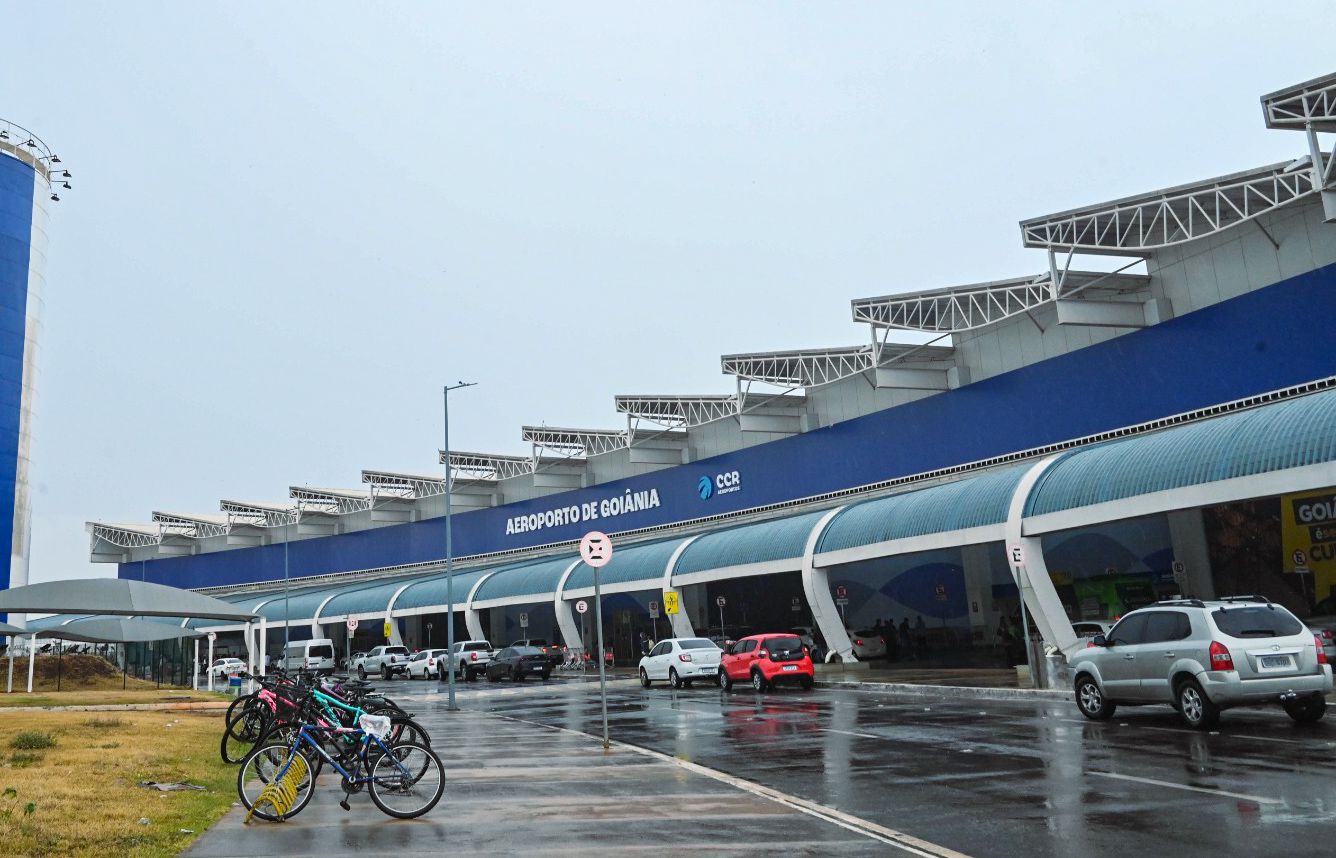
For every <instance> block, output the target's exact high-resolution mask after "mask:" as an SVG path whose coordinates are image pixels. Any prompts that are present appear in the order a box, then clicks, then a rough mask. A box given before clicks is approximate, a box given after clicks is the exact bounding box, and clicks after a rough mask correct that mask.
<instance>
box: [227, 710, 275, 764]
mask: <svg viewBox="0 0 1336 858" xmlns="http://www.w3.org/2000/svg"><path fill="white" fill-rule="evenodd" d="M272 721H273V718H272V716H271V715H270V713H269V711H268V710H267V709H266V708H265V707H264V704H263V703H261V704H260V705H259V706H258V707H248V708H246V709H242V710H241V711H240V712H238V713H237V714H236V715H234V716H232V719H231V720H230V721H228V722H227V724H226V726H225V727H224V729H223V740H222V742H221V743H220V746H219V753H221V754H222V757H223V762H225V763H239V762H241V761H242V760H243V759H245V758H246V755H247V754H248V753H250V751H251V749H252V748H254V747H255V745H256V743H258V742H259V741H260V740H261V739H263V738H264V736H265V734H266V733H268V732H269V729H270V727H271V725H272Z"/></svg>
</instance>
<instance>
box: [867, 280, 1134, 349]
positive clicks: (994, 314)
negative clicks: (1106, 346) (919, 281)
mask: <svg viewBox="0 0 1336 858" xmlns="http://www.w3.org/2000/svg"><path fill="white" fill-rule="evenodd" d="M1057 282H1058V283H1059V284H1060V285H1059V288H1056V289H1055V288H1054V285H1053V284H1054V278H1053V276H1052V274H1050V273H1044V274H1036V275H1034V276H1032V277H1013V278H1011V279H1008V280H993V281H990V282H987V283H972V284H970V285H967V286H954V287H951V288H948V289H929V290H925V291H922V292H908V293H904V294H900V295H886V296H883V297H880V298H858V299H856V300H855V301H853V316H854V321H855V322H866V323H868V324H869V325H871V326H872V327H873V329H874V330H875V329H878V328H896V329H900V330H905V331H923V332H926V333H942V334H956V333H964V332H965V331H972V330H974V329H976V328H982V327H984V326H986V325H991V324H993V323H994V322H1000V321H1002V320H1004V319H1009V318H1011V317H1012V316H1018V315H1020V314H1021V313H1025V312H1028V311H1030V310H1033V309H1034V308H1036V307H1039V306H1041V305H1043V304H1046V303H1049V302H1051V301H1056V300H1058V299H1059V298H1068V297H1074V296H1076V295H1077V294H1084V295H1086V296H1087V297H1091V296H1093V295H1094V294H1100V295H1108V294H1110V293H1113V294H1128V293H1135V292H1140V291H1143V290H1145V289H1146V287H1147V286H1148V285H1149V283H1150V277H1149V276H1147V275H1145V274H1105V273H1101V272H1098V271H1067V272H1064V273H1060V274H1059V275H1058V278H1057Z"/></svg>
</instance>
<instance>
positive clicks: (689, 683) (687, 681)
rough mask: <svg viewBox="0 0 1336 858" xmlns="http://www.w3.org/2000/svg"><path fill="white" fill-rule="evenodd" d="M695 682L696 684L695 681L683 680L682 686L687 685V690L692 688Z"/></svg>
mask: <svg viewBox="0 0 1336 858" xmlns="http://www.w3.org/2000/svg"><path fill="white" fill-rule="evenodd" d="M693 682H695V680H694V679H684V680H682V684H683V685H685V686H686V687H687V688H690V687H691V683H693Z"/></svg>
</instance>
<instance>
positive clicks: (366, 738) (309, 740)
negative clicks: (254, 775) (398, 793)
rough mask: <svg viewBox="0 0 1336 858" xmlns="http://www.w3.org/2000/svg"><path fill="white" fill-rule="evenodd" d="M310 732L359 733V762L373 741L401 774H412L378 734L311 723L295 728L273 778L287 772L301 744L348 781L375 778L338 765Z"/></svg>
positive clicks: (363, 759)
mask: <svg viewBox="0 0 1336 858" xmlns="http://www.w3.org/2000/svg"><path fill="white" fill-rule="evenodd" d="M311 733H339V734H345V738H355V737H353V736H349V735H347V734H360V736H361V742H360V744H361V747H362V750H361V753H359V754H358V755H357V759H358V760H359V761H361V762H365V761H366V755H367V751H368V750H370V748H371V743H372V742H375V743H376V746H377V747H379V748H380V749H381V751H382V752H383V753H384V755H385V756H387V757H389V758H390V759H391V760H393V761H394V765H395V766H396V767H397V768H398V769H399V771H400V773H401V774H403V775H405V776H407V777H410V778H411V777H412V776H413V775H412V773H411V772H410V771H408V769H406V768H404V765H403V763H401V762H400V761H399V758H398V757H396V756H395V755H394V754H393V753H391V752H390V746H389V745H386V744H385V743H384V742H382V741H381V740H380V737H379V736H373V735H372V734H370V733H368V732H367V731H365V730H363V729H362V728H361V727H321V726H315V725H311V724H303V725H302V726H301V727H300V728H299V729H298V730H297V735H296V737H295V738H294V739H293V740H292V745H291V746H290V747H289V748H288V758H287V759H286V760H284V761H283V767H282V768H281V769H279V770H278V772H277V773H276V774H275V775H274V779H275V780H278V779H280V778H282V777H283V776H284V775H286V774H287V773H288V769H289V768H290V767H291V766H292V760H293V758H295V757H296V756H297V755H298V754H299V753H301V746H302V745H308V746H310V747H311V748H314V749H315V752H316V753H317V754H319V755H320V757H321V758H322V759H323V760H324V761H325V762H326V763H328V764H329V765H331V766H333V767H334V770H335V771H337V772H338V773H339V776H340V777H342V778H343V779H344V780H345V781H347V782H348V783H351V784H366V783H370V782H371V781H373V780H376V778H375V777H373V776H372V775H371V773H370V772H369V771H368V773H367V775H366V776H365V777H361V776H357V775H354V774H353V773H352V772H349V771H348V770H347V769H345V768H344V767H343V766H341V765H339V762H338V760H337V759H336V758H335V757H333V756H332V755H331V754H330V753H329V752H328V751H326V750H325V749H324V747H323V746H322V745H321V744H320V742H318V741H317V740H316V739H315V738H314V737H312V736H311ZM355 768H357V767H356V766H354V769H355ZM311 788H312V789H314V788H315V784H314V783H312V784H311Z"/></svg>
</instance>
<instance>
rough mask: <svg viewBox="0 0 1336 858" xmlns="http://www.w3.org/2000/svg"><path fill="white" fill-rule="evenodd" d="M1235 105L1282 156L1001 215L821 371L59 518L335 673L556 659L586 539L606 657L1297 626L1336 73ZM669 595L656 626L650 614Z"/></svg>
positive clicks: (1311, 597) (990, 644)
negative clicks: (141, 513) (509, 443)
mask: <svg viewBox="0 0 1336 858" xmlns="http://www.w3.org/2000/svg"><path fill="white" fill-rule="evenodd" d="M1262 108H1263V116H1264V119H1265V122H1266V124H1267V126H1268V127H1269V128H1273V129H1277V130H1278V131H1280V130H1285V131H1289V132H1291V133H1290V138H1292V139H1293V141H1294V143H1295V151H1296V156H1295V158H1294V159H1292V160H1290V161H1286V162H1282V163H1278V164H1270V165H1266V166H1261V167H1255V168H1252V169H1246V170H1243V171H1241V172H1238V173H1234V174H1232V175H1228V176H1219V177H1213V178H1206V179H1201V180H1197V181H1193V182H1190V183H1188V184H1184V185H1180V186H1177V187H1173V188H1166V189H1162V190H1155V191H1150V192H1147V193H1144V194H1139V195H1136V196H1132V197H1127V198H1124V199H1119V200H1114V201H1111V202H1104V203H1098V204H1094V205H1085V206H1082V207H1080V208H1074V209H1071V210H1068V211H1063V212H1058V213H1055V214H1050V215H1045V216H1042V217H1033V218H1029V219H1026V220H1024V221H1022V222H1021V224H1020V227H1021V239H1022V241H1023V242H1024V245H1025V246H1026V247H1029V248H1033V249H1035V251H1036V253H1035V261H1036V265H1035V273H1031V274H1029V275H1027V276H1021V277H1012V278H1008V279H999V280H995V281H992V282H987V283H975V284H969V285H963V286H956V287H951V288H937V289H931V290H928V291H917V292H913V291H905V292H898V293H897V294H893V295H888V296H885V297H872V298H857V299H855V300H853V302H852V322H853V323H854V324H853V325H852V326H851V333H850V338H849V340H850V344H849V345H845V346H840V347H835V348H809V349H797V350H784V351H777V352H771V353H760V354H730V355H725V356H723V358H722V360H721V365H722V369H723V372H724V374H725V375H726V376H729V377H730V378H731V380H732V386H733V390H732V391H731V392H730V393H728V394H723V395H710V394H707V395H695V394H683V395H672V394H662V395H661V394H653V395H634V394H633V395H625V396H618V397H617V398H616V401H615V409H616V413H617V415H618V416H617V417H616V419H615V422H616V423H618V424H620V428H617V429H606V428H605V429H578V428H565V429H557V428H551V427H538V426H528V427H523V429H522V430H521V440H522V443H523V444H524V448H523V449H522V451H520V452H518V453H517V452H514V451H511V452H501V453H464V452H459V451H450V452H449V453H448V454H446V453H441V454H440V456H439V458H440V460H441V461H440V464H441V465H444V466H445V467H444V468H442V469H441V472H440V473H430V471H433V470H434V469H431V468H424V471H428V473H422V474H406V473H396V472H387V471H379V470H364V471H362V472H361V478H360V482H359V483H358V484H357V485H356V486H355V487H352V488H337V487H336V488H327V487H311V486H293V487H291V488H290V489H289V491H288V497H287V498H286V499H283V500H276V501H273V502H255V501H243V500H223V501H222V502H221V508H220V509H219V510H218V511H216V512H205V513H194V514H192V513H185V512H180V511H172V510H160V511H155V512H153V513H152V517H151V521H149V522H147V523H143V524H114V523H107V522H90V523H89V525H88V530H89V533H90V535H91V555H92V558H93V559H94V560H96V561H101V562H109V563H117V564H119V574H120V575H121V576H122V577H127V578H138V579H144V580H149V581H157V582H161V583H167V584H174V585H178V586H185V587H191V588H197V589H203V590H207V591H209V592H210V593H213V594H215V595H219V596H221V597H223V598H225V599H227V600H229V601H232V602H235V603H237V604H239V605H245V606H247V607H249V608H250V609H251V610H253V611H255V612H256V613H257V614H259V615H260V617H261V618H262V620H261V622H260V623H259V624H257V628H256V629H255V630H254V631H255V632H256V633H259V634H263V635H265V636H266V643H265V645H264V646H265V648H266V649H267V650H268V651H269V652H276V651H277V645H279V644H281V641H282V639H283V632H282V628H281V627H282V626H284V625H285V624H286V625H287V626H288V633H289V634H290V635H291V636H292V637H293V638H294V639H301V638H307V637H330V638H334V639H335V640H336V641H337V642H339V644H340V647H339V648H340V649H346V650H347V651H351V650H357V649H366V648H368V647H369V646H372V645H375V644H377V643H383V642H384V641H385V636H386V633H388V637H389V639H390V640H391V641H393V642H396V643H397V642H403V643H406V644H409V645H412V646H428V645H437V646H439V645H442V644H443V642H444V640H445V637H446V634H445V630H446V624H447V622H451V621H453V623H454V624H455V634H456V636H460V635H467V636H470V637H476V638H487V639H489V640H491V641H492V642H493V643H496V644H505V643H508V642H509V641H511V640H514V639H516V638H520V637H522V636H534V637H544V638H549V639H557V640H559V641H561V642H563V643H565V644H566V645H568V646H570V647H587V642H588V641H590V640H591V639H592V636H593V629H592V628H590V627H589V626H590V622H589V618H590V617H592V616H593V614H592V612H590V613H587V614H581V613H579V612H577V611H576V610H575V604H576V602H577V601H579V600H588V599H590V598H592V595H593V580H592V577H591V570H590V569H588V568H587V567H585V566H584V565H582V564H581V563H580V562H579V561H578V555H577V552H576V548H575V545H576V542H577V541H578V539H579V537H580V536H581V535H582V534H583V533H585V532H587V531H589V530H601V531H603V532H605V533H608V534H609V535H611V536H612V538H613V540H614V542H615V544H616V550H615V553H614V557H613V560H612V562H611V564H610V565H608V566H607V567H605V568H604V569H603V570H602V573H601V582H602V593H603V616H604V624H605V633H606V635H607V638H608V640H610V641H611V642H612V646H613V648H614V649H615V650H616V652H617V655H618V656H619V658H623V659H628V658H631V657H632V655H633V653H634V646H633V641H634V638H635V636H636V635H638V634H639V632H640V631H648V632H649V633H650V634H651V637H655V638H659V637H662V636H664V635H666V634H667V633H668V629H669V625H671V628H672V630H673V632H675V633H677V634H679V635H682V634H719V635H724V636H728V637H734V636H737V635H738V634H739V633H743V630H744V629H746V630H756V631H761V630H773V629H777V628H780V629H787V628H791V627H797V626H813V627H815V628H816V629H818V630H819V632H820V635H821V636H822V637H823V638H824V640H825V642H826V644H827V646H828V647H829V648H830V649H831V650H832V651H834V652H837V653H840V654H841V655H843V656H845V657H846V658H847V657H852V650H853V648H854V646H855V644H854V641H855V640H857V638H858V636H859V635H860V634H861V633H862V632H864V631H866V630H868V629H870V628H872V627H873V626H874V625H875V624H877V623H878V621H881V622H883V623H886V622H889V623H891V624H894V625H896V626H900V625H901V624H902V623H904V622H906V621H907V622H908V624H909V625H910V627H911V628H912V629H913V630H914V632H913V637H914V639H915V640H916V641H921V642H922V647H923V648H924V649H926V651H927V653H926V654H927V656H928V657H931V658H933V659H935V660H938V661H939V662H941V663H952V662H953V661H956V662H959V663H970V664H975V663H983V662H985V661H987V660H988V659H990V658H997V657H999V656H998V648H999V639H1000V635H999V626H1004V627H1009V628H1019V624H1020V623H1021V622H1022V621H1023V622H1025V623H1026V624H1030V625H1032V626H1033V627H1034V628H1037V629H1038V630H1039V632H1040V633H1041V634H1042V636H1043V638H1044V639H1045V640H1046V641H1047V642H1049V643H1050V644H1052V645H1054V646H1056V647H1059V648H1061V649H1064V650H1067V651H1070V650H1071V649H1072V648H1073V647H1074V646H1076V645H1077V642H1076V635H1075V633H1074V630H1073V623H1075V622H1079V621H1081V620H1089V619H1107V618H1111V617H1114V616H1117V615H1119V614H1121V613H1122V612H1124V611H1126V610H1128V609H1130V608H1133V607H1137V606H1139V605H1142V604H1146V603H1148V602H1150V601H1153V600H1155V599H1157V598H1162V597H1165V596H1169V595H1174V594H1183V595H1192V596H1199V597H1211V596H1214V595H1217V594H1219V595H1224V594H1238V593H1258V594H1263V595H1266V596H1268V597H1270V598H1272V599H1274V600H1276V601H1278V602H1281V603H1283V604H1285V605H1286V606H1287V607H1290V608H1291V609H1293V610H1294V611H1295V612H1296V613H1298V614H1299V615H1300V616H1306V615H1309V614H1311V613H1313V612H1314V611H1315V610H1322V609H1323V607H1322V606H1321V605H1320V603H1322V602H1323V601H1324V600H1329V599H1330V598H1331V597H1332V595H1333V593H1336V346H1333V344H1332V338H1331V334H1330V332H1329V328H1330V325H1331V320H1333V319H1336V159H1333V158H1332V157H1331V155H1329V154H1328V153H1326V152H1324V151H1323V149H1322V146H1321V143H1322V140H1323V139H1324V135H1325V134H1327V133H1329V132H1336V75H1330V76H1327V77H1323V78H1320V79H1318V80H1314V81H1309V82H1307V83H1304V84H1300V85H1297V86H1294V87H1290V88H1287V89H1285V90H1282V91H1279V92H1275V93H1272V94H1270V95H1267V96H1264V97H1263V99H1262ZM4 166H5V159H3V158H0V170H3V169H4ZM2 179H3V176H2V175H0V180H2ZM0 215H3V211H0ZM4 223H5V221H4V220H3V219H0V228H3V224H4ZM1083 261H1084V264H1082V263H1083ZM7 270H8V269H3V268H0V278H2V277H3V272H4V271H7ZM4 282H5V283H6V284H8V282H9V281H4ZM902 285H905V286H910V285H912V284H902ZM5 288H6V289H8V288H9V286H8V285H6V286H5ZM6 294H7V293H6ZM6 312H8V310H6ZM6 330H8V328H7V329H6ZM905 332H908V333H905ZM909 340H912V342H909ZM777 345H792V344H777ZM6 401H7V400H6ZM610 417H611V415H610ZM608 422H609V423H613V422H614V420H612V419H610V420H609V421H608ZM447 472H448V474H449V475H450V481H449V483H448V484H447V481H446V473H447ZM350 482H352V481H350ZM262 488H263V487H257V493H258V492H260V491H261V490H262ZM447 498H448V500H449V502H450V505H451V509H452V513H453V514H452V516H451V520H452V536H453V552H452V556H453V558H454V561H455V563H454V565H455V571H454V575H453V576H452V581H450V580H448V579H447V576H446V574H445V562H444V561H445V546H446V529H445V522H446V519H445V516H444V513H445V510H446V502H447ZM0 512H3V511H2V510H0ZM285 572H286V577H287V578H288V579H289V581H290V586H289V587H288V588H286V590H285V588H284V585H283V581H284V578H285ZM448 589H450V590H452V593H449V592H447V591H448ZM668 591H672V592H675V593H677V594H679V596H680V601H681V605H682V610H681V611H680V612H679V613H677V614H674V615H671V616H663V617H658V618H655V617H652V616H651V611H652V608H653V607H655V606H657V605H659V604H661V603H662V602H663V600H664V599H663V597H664V593H665V592H668ZM451 601H453V603H454V606H455V612H454V615H453V618H450V617H449V616H448V613H447V610H448V609H447V605H448V604H449V603H450V602H451ZM1022 605H1023V606H1024V608H1025V610H1024V612H1023V613H1022ZM1333 613H1336V611H1333ZM349 618H356V619H358V620H359V624H358V628H357V631H356V633H355V636H354V637H353V639H348V637H349V636H348V635H347V633H346V631H345V629H346V625H345V621H346V620H347V619H349ZM187 622H188V623H189V624H190V625H192V626H194V627H199V628H203V627H208V626H210V625H215V626H216V625H217V623H216V621H197V620H190V621H187ZM217 630H218V631H219V636H220V637H219V642H220V644H221V645H231V646H233V647H237V648H239V647H242V646H243V636H244V635H246V634H249V633H250V632H248V631H247V630H246V629H243V628H240V627H236V626H233V627H220V628H218V629H217ZM526 631H527V635H525V634H524V633H525V632H526ZM233 651H234V652H238V651H239V649H234V650H233Z"/></svg>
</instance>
